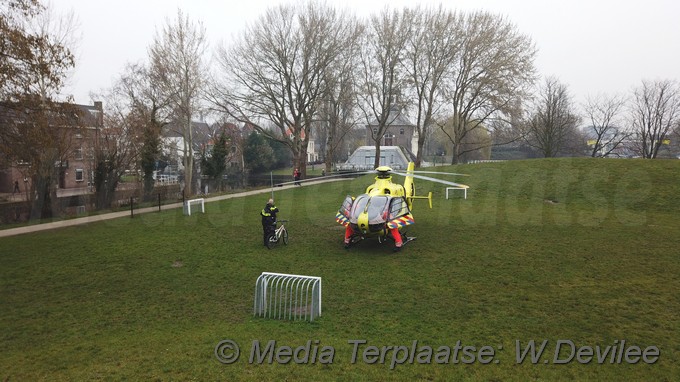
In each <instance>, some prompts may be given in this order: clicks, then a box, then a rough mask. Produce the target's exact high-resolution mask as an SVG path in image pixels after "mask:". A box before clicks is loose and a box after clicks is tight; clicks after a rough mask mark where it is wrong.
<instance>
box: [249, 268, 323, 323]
mask: <svg viewBox="0 0 680 382" xmlns="http://www.w3.org/2000/svg"><path fill="white" fill-rule="evenodd" d="M253 315H255V316H260V317H265V318H276V319H284V320H285V319H289V320H305V321H306V320H307V319H309V321H314V319H315V318H317V317H319V316H321V277H315V276H301V275H289V274H285V273H270V272H262V274H261V275H260V276H259V277H258V278H257V281H256V282H255V306H254V313H253Z"/></svg>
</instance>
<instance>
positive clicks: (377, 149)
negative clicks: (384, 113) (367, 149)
mask: <svg viewBox="0 0 680 382" xmlns="http://www.w3.org/2000/svg"><path fill="white" fill-rule="evenodd" d="M378 167H380V139H378V140H376V141H375V160H374V162H373V168H378Z"/></svg>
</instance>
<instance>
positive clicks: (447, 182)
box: [392, 171, 469, 188]
mask: <svg viewBox="0 0 680 382" xmlns="http://www.w3.org/2000/svg"><path fill="white" fill-rule="evenodd" d="M392 174H395V175H399V176H412V177H414V178H418V179H423V180H429V181H430V182H435V183H440V184H446V185H449V186H452V187H464V188H469V186H467V185H465V184H461V183H455V182H449V181H448V180H442V179H437V178H432V177H429V176H423V175H418V174H410V173H403V172H396V171H392Z"/></svg>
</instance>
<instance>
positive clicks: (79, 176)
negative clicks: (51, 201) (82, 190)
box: [76, 168, 84, 182]
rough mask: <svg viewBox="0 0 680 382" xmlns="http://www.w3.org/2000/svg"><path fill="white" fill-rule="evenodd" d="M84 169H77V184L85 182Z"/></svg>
mask: <svg viewBox="0 0 680 382" xmlns="http://www.w3.org/2000/svg"><path fill="white" fill-rule="evenodd" d="M83 179H84V178H83V169H82V168H77V169H76V182H82V181H83Z"/></svg>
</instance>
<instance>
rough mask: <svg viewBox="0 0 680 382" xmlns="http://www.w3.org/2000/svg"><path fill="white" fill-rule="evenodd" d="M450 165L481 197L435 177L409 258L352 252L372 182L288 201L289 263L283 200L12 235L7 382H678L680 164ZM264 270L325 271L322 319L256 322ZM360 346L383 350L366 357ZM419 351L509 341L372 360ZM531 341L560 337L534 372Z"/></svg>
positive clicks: (2, 364)
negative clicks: (399, 360) (282, 235)
mask: <svg viewBox="0 0 680 382" xmlns="http://www.w3.org/2000/svg"><path fill="white" fill-rule="evenodd" d="M437 170H441V171H444V170H449V171H455V172H465V173H468V174H470V175H471V176H470V177H466V178H464V179H463V178H460V179H457V180H459V181H464V182H465V183H467V184H469V185H470V186H471V189H470V190H469V192H468V199H467V200H463V199H462V198H461V197H460V194H456V196H455V198H453V199H450V200H445V199H444V186H442V185H433V184H428V183H427V182H424V181H418V180H417V181H416V187H417V189H418V190H419V193H420V192H427V191H430V190H431V191H433V192H434V199H435V200H434V209H432V210H429V209H427V207H426V204H427V203H426V202H424V201H420V203H418V202H416V203H417V204H416V207H415V208H414V216H415V220H416V224H415V225H413V226H412V228H410V229H409V234H410V235H412V236H416V237H417V240H415V241H413V242H411V243H409V244H408V245H407V246H406V247H405V248H404V250H403V251H402V252H400V253H397V254H394V253H392V252H391V250H390V247H389V246H387V245H384V244H383V245H381V244H378V243H377V242H372V241H371V242H369V241H365V242H362V243H360V244H358V245H357V246H356V247H354V248H352V249H351V250H350V251H346V250H344V249H343V246H342V236H343V229H342V227H341V226H340V225H338V224H337V223H336V222H335V220H334V216H335V212H336V211H337V209H338V207H339V205H340V203H341V202H342V200H343V198H344V196H345V195H346V194H348V193H352V194H355V195H356V194H358V193H360V192H363V190H364V189H365V187H366V186H367V185H368V184H369V183H370V182H371V180H372V179H371V178H370V177H368V176H366V177H362V178H359V179H356V180H348V181H342V182H334V183H326V184H322V185H318V186H306V187H297V188H293V189H289V190H277V191H276V193H275V198H276V200H277V205H278V207H279V208H280V209H281V211H282V213H281V218H287V219H290V222H289V223H288V227H289V231H290V244H289V245H288V246H279V247H277V248H275V249H273V250H271V251H269V250H267V249H265V248H264V247H263V246H262V238H261V227H260V221H259V216H258V214H259V211H260V209H261V208H262V207H263V206H264V203H265V202H266V199H267V198H268V197H269V194H262V195H259V196H252V197H246V198H239V199H230V200H225V201H222V202H213V203H208V204H206V213H205V214H196V215H192V216H190V217H187V216H183V215H182V211H181V210H180V209H177V210H173V211H164V212H155V213H149V214H143V215H135V217H134V218H132V219H131V218H121V219H116V220H110V221H106V222H101V223H93V224H89V225H83V226H78V227H72V228H65V229H60V230H54V231H48V232H42V233H35V234H31V235H23V236H16V237H9V238H3V239H0V254H1V255H0V260H2V266H1V267H0V343H1V344H2V357H0V380H3V381H5V380H8V381H29V380H30V381H33V380H49V381H55V380H115V381H119V380H129V381H141V380H162V381H166V380H182V381H184V380H197V381H205V380H255V381H261V380H274V379H280V380H291V381H294V380H349V381H355V380H405V381H412V380H487V381H526V380H598V381H599V380H614V381H620V380H650V381H652V380H653V381H674V380H678V379H680V366H679V365H680V341H679V340H678V338H680V298H679V297H678V293H679V291H680V258H679V257H678V254H679V251H678V248H680V222H679V221H678V216H680V214H679V212H680V204H679V203H678V195H679V193H678V191H679V189H680V161H678V160H675V161H671V160H667V161H663V160H655V161H648V160H602V159H599V160H596V159H556V160H531V161H511V162H502V163H488V164H479V165H464V166H451V167H437ZM264 271H268V272H281V273H294V274H306V275H313V276H321V277H322V279H323V313H322V317H321V318H320V319H319V320H317V321H315V322H313V323H309V322H299V321H298V322H291V321H280V320H270V319H263V318H255V317H253V298H254V289H255V280H256V279H257V277H258V275H259V274H260V273H261V272H264ZM224 339H231V340H234V341H236V342H237V343H238V344H239V345H240V347H241V357H240V359H239V360H238V361H237V362H236V363H234V364H230V365H225V364H222V363H220V362H218V361H217V359H216V357H215V355H214V348H215V346H216V345H217V343H218V342H219V341H221V340H224ZM255 340H257V341H259V342H260V344H261V346H264V345H266V343H267V342H268V341H270V340H276V341H277V345H280V346H290V347H292V348H295V347H298V346H302V345H305V344H306V343H307V341H309V340H311V341H313V342H312V343H313V344H314V345H315V346H317V347H318V349H319V352H320V351H321V349H322V347H324V346H329V347H333V348H334V349H335V354H334V358H333V363H332V364H323V363H321V362H316V363H315V364H308V365H298V364H295V363H294V362H293V361H291V362H289V363H288V364H284V365H282V364H276V363H274V364H268V363H265V364H250V363H249V362H248V358H249V356H250V351H251V345H252V343H253V341H255ZM352 340H365V341H367V343H366V345H364V346H362V347H360V348H359V351H360V353H359V355H358V359H357V361H356V362H355V363H354V364H353V363H352V362H351V356H352V350H353V348H352V345H351V344H350V343H349V341H352ZM416 340H417V341H418V343H417V349H418V351H417V353H420V352H421V351H425V349H426V347H428V346H429V347H431V348H432V349H433V351H434V353H435V354H437V353H438V352H439V351H443V349H442V348H440V347H444V346H448V347H450V348H451V349H454V347H455V345H456V343H457V341H459V340H460V342H461V344H462V345H463V346H474V347H475V351H478V350H480V349H481V348H482V347H483V346H490V347H493V349H494V357H493V358H491V362H490V363H488V364H482V363H481V362H475V363H473V364H464V363H463V361H465V360H466V359H467V358H466V357H462V356H461V354H459V355H458V358H457V359H458V361H460V362H459V363H457V364H456V363H453V362H452V363H450V364H438V362H435V357H434V355H433V356H432V359H431V363H430V364H421V363H419V362H416V361H414V362H412V364H404V365H395V367H394V369H393V370H390V363H391V361H392V357H393V356H395V355H398V356H401V355H402V354H403V352H400V353H396V352H394V351H393V350H389V351H386V354H385V360H384V362H381V361H380V360H379V359H378V360H377V362H376V363H374V364H369V363H367V362H364V361H363V360H362V353H361V352H363V351H364V350H365V349H366V348H367V346H377V347H378V348H381V347H385V346H406V347H407V348H409V349H410V348H411V346H412V345H413V341H416ZM532 340H533V341H536V345H537V346H540V344H541V343H542V341H544V340H548V344H547V345H546V350H545V353H544V355H543V357H542V358H540V359H539V360H538V361H537V363H536V364H532V363H531V361H530V357H528V356H527V357H526V359H525V360H524V362H522V363H518V362H517V356H518V354H517V351H516V344H517V341H519V343H520V346H521V347H522V349H524V347H525V346H527V344H528V343H529V341H532ZM559 340H564V341H567V340H570V341H573V343H574V344H575V345H576V346H579V347H582V346H590V347H592V348H593V349H595V348H596V347H597V346H599V347H600V348H602V349H604V348H606V347H607V346H619V345H621V342H622V340H625V344H626V347H627V348H629V347H630V346H638V347H640V348H642V349H645V348H648V347H652V346H655V347H657V348H658V349H659V352H660V355H659V357H658V360H657V361H656V362H654V363H652V364H647V363H644V362H642V361H640V362H638V363H636V364H628V363H625V362H622V363H617V362H614V363H612V362H609V361H610V359H609V358H607V359H606V362H604V364H598V363H597V362H596V361H594V360H593V361H591V362H589V363H583V364H582V363H579V362H577V361H576V359H574V360H572V361H571V362H569V363H567V364H554V363H553V362H552V361H553V360H554V358H553V357H554V354H553V353H554V350H555V346H556V343H557V341H559ZM314 341H318V342H314ZM562 349H563V350H564V349H566V347H562ZM369 351H370V349H369ZM461 352H462V350H461ZM475 354H476V353H475ZM608 354H609V353H608ZM416 355H418V354H416ZM420 355H421V356H422V354H420ZM440 355H441V354H440ZM568 355H569V354H568V352H566V353H561V354H559V355H558V360H562V359H565V358H566V357H568ZM369 358H370V357H369ZM593 358H595V357H593ZM452 359H453V358H450V360H452ZM421 360H424V358H421ZM546 362H547V363H546Z"/></svg>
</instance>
